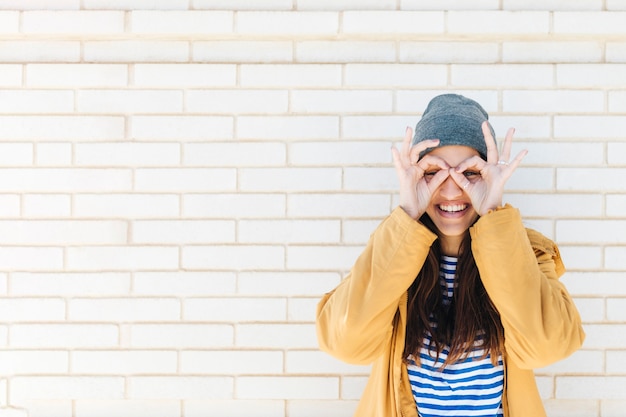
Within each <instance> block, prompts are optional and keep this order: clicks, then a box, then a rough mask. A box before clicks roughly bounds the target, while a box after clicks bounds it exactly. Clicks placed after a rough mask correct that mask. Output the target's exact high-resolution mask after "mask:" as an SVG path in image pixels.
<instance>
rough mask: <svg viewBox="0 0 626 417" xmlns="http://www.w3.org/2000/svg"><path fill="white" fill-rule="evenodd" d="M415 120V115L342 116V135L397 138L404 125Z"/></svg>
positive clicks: (362, 137)
mask: <svg viewBox="0 0 626 417" xmlns="http://www.w3.org/2000/svg"><path fill="white" fill-rule="evenodd" d="M415 122H416V118H415V116H378V115H373V116H344V117H343V118H342V136H343V138H345V139H359V140H363V139H375V140H380V139H392V140H398V139H399V138H400V137H402V136H400V135H404V132H405V130H406V127H407V126H412V125H414V124H415ZM389 152H391V148H389ZM387 155H388V154H387Z"/></svg>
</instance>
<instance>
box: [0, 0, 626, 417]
mask: <svg viewBox="0 0 626 417" xmlns="http://www.w3.org/2000/svg"><path fill="white" fill-rule="evenodd" d="M625 22H626V3H625V2H624V1H622V0H587V1H572V0H532V1H528V0H444V1H438V2H433V1H430V0H400V1H394V0H381V1H373V0H332V1H331V0H297V1H296V0H255V1H249V0H82V1H80V0H53V1H44V0H0V42H1V43H0V299H1V301H2V302H0V417H104V416H106V417H115V416H123V417H140V416H141V417H145V416H153V417H205V416H208V415H216V416H217V415H219V416H222V417H229V416H230V417H238V416H244V415H245V416H250V417H254V416H257V417H261V416H262V417H309V416H310V417H313V416H315V417H318V416H329V417H347V416H350V415H351V414H352V411H353V410H354V408H355V407H356V403H357V400H358V398H359V397H360V394H361V392H362V390H363V387H364V384H365V381H366V376H367V373H368V370H369V368H368V367H367V366H365V367H357V366H350V365H346V364H343V363H340V362H338V361H336V360H334V359H333V358H331V357H329V356H327V355H325V354H323V353H321V352H320V351H319V350H318V349H317V341H316V336H315V330H314V309H315V305H316V303H317V300H318V299H319V297H320V296H321V295H322V294H323V293H324V292H325V291H328V290H330V289H331V288H333V287H334V286H335V285H337V284H338V283H339V282H340V280H341V277H342V276H343V275H344V274H345V273H346V272H347V270H348V269H349V268H350V266H351V265H352V263H353V261H354V259H355V258H356V256H357V255H358V254H359V252H360V251H361V250H362V248H363V246H364V245H365V243H366V241H367V239H368V237H369V234H370V233H371V232H372V230H373V229H374V227H376V225H377V224H378V222H379V221H380V219H382V218H383V217H384V216H385V215H386V214H388V213H389V212H390V211H391V210H392V208H393V207H394V206H395V205H396V204H397V195H396V189H397V183H396V179H395V174H394V172H393V169H392V166H391V156H390V150H389V149H390V146H391V144H392V143H394V142H398V141H399V140H401V138H402V135H403V133H404V129H405V126H407V125H414V124H415V122H416V121H417V120H418V118H419V114H420V112H421V111H422V110H423V109H424V107H425V106H426V103H427V102H428V100H429V99H430V98H431V97H433V96H434V95H437V94H440V93H442V92H446V91H453V92H459V93H462V94H465V95H468V96H470V97H473V98H475V99H477V100H478V101H479V102H481V103H482V104H483V105H484V107H485V108H486V109H487V110H488V111H489V112H490V114H491V115H492V121H493V124H494V126H495V128H496V131H497V133H498V134H499V136H500V138H501V137H502V135H503V134H504V132H505V131H506V129H507V128H508V127H510V126H513V127H515V128H516V138H517V142H516V144H515V147H516V149H522V148H526V149H529V151H530V153H529V154H528V156H527V158H526V159H525V160H524V162H523V164H522V166H521V167H520V168H519V169H518V171H517V172H516V174H515V176H514V177H513V178H512V179H511V181H510V182H509V184H508V190H507V191H508V192H507V196H506V198H507V201H508V202H511V203H512V204H514V205H516V206H518V207H519V208H520V209H521V210H522V212H523V214H525V218H526V223H527V224H528V226H529V227H533V228H536V229H539V230H540V231H542V232H543V233H545V234H546V235H548V236H550V237H552V238H554V239H555V240H556V241H557V242H558V243H559V244H560V247H561V250H562V255H563V257H564V260H565V263H566V266H567V268H568V272H567V274H566V275H565V277H564V278H563V280H564V282H565V283H566V284H567V286H568V288H569V289H570V291H571V293H572V294H573V296H574V298H575V301H576V303H577V305H578V307H579V309H580V311H581V315H582V317H583V320H584V325H585V328H586V331H587V334H588V337H587V341H586V342H585V345H584V347H583V349H582V350H580V351H579V352H577V353H575V354H574V355H573V356H572V357H571V358H568V359H566V360H564V361H562V362H559V363H557V364H553V365H551V366H549V367H546V368H543V369H539V370H537V372H536V373H537V376H538V382H539V387H540V392H541V395H542V397H543V398H544V401H545V404H546V409H547V410H548V415H549V417H560V416H568V417H572V416H574V417H577V416H580V417H618V416H619V417H622V416H623V415H624V411H623V410H624V408H625V407H626V367H625V366H624V363H626V313H625V311H626V302H625V300H626V275H625V274H626V261H624V259H626V185H624V178H625V176H626V145H625V144H626V136H625V134H624V132H625V131H626V92H625V91H626V81H625V78H624V74H625V73H626V38H625V36H626V29H625V28H626V24H625Z"/></svg>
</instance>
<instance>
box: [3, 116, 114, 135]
mask: <svg viewBox="0 0 626 417" xmlns="http://www.w3.org/2000/svg"><path fill="white" fill-rule="evenodd" d="M123 137H124V119H123V118H122V117H118V116H47V115H36V116H35V115H33V116H0V139H4V140H28V141H58V140H107V139H120V138H123Z"/></svg>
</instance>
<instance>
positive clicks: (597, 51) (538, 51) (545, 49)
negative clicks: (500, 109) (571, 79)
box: [502, 2, 608, 104]
mask: <svg viewBox="0 0 626 417" xmlns="http://www.w3.org/2000/svg"><path fill="white" fill-rule="evenodd" d="M570 3H571V2H570ZM607 50H608V48H607ZM603 54H604V45H603V44H602V43H600V42H583V41H579V42H569V41H558V42H546V41H534V42H522V41H509V42H504V43H503V44H502V61H503V62H506V63H541V64H550V63H590V62H601V61H602V60H603ZM563 104H566V103H563Z"/></svg>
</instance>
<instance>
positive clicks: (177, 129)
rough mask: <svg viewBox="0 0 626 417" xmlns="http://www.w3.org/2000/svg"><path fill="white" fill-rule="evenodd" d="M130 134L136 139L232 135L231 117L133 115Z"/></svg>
mask: <svg viewBox="0 0 626 417" xmlns="http://www.w3.org/2000/svg"><path fill="white" fill-rule="evenodd" d="M130 135H131V138H132V139H138V140H182V141H185V142H188V141H203V140H215V139H221V140H223V139H229V138H232V136H233V118H232V117H227V116H222V117H219V116H211V117H206V116H204V117H198V116H133V117H132V118H131V125H130Z"/></svg>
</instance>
